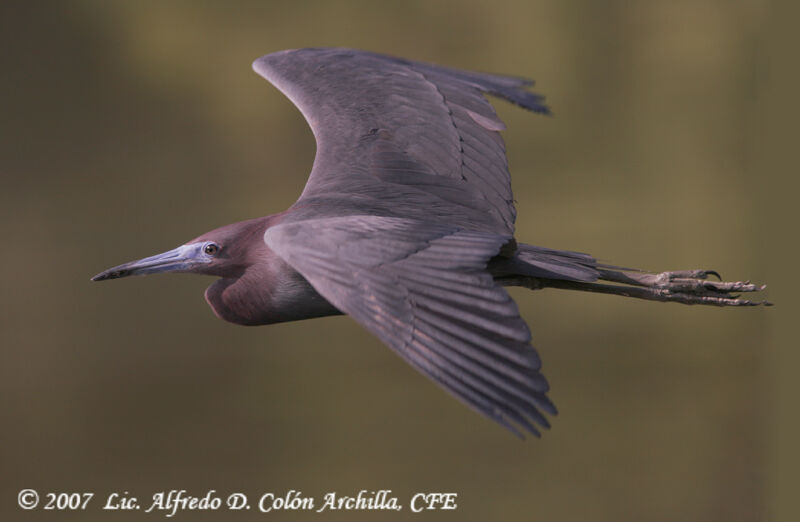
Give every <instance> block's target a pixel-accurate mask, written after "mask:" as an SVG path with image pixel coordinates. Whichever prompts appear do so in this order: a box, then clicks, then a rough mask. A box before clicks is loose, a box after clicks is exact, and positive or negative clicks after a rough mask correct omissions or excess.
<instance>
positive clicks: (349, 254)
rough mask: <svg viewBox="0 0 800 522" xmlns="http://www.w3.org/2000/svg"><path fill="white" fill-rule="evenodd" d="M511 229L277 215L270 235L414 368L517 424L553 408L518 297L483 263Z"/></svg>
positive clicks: (322, 289)
mask: <svg viewBox="0 0 800 522" xmlns="http://www.w3.org/2000/svg"><path fill="white" fill-rule="evenodd" d="M510 239H511V238H510V236H502V235H497V234H488V233H485V232H477V231H467V230H463V229H460V228H458V227H454V226H451V225H438V224H431V223H426V222H420V221H415V220H409V219H400V218H387V217H378V216H347V217H339V218H326V219H318V220H308V221H301V222H293V223H287V224H280V225H277V226H274V227H272V228H270V229H268V230H267V232H266V234H265V241H266V243H267V245H268V246H269V247H270V248H271V249H272V250H273V251H274V252H276V253H277V254H278V255H280V256H281V257H282V258H283V259H284V260H286V261H287V262H288V263H289V264H290V265H292V266H293V267H294V268H295V269H296V270H297V271H298V272H300V273H301V274H302V275H303V276H304V277H305V278H306V279H307V280H308V281H309V282H310V283H311V285H312V286H313V287H314V288H315V289H316V290H317V291H318V292H319V293H320V294H321V295H322V296H323V297H325V298H326V299H327V300H328V301H330V303H331V304H333V305H334V306H336V307H337V308H338V309H339V310H341V311H343V312H345V313H347V314H349V315H350V316H352V317H353V318H354V319H356V321H358V322H359V323H361V324H362V325H363V326H364V327H366V328H367V329H368V330H369V331H371V332H372V333H373V334H375V335H376V336H378V337H379V338H380V339H381V340H382V341H383V342H384V343H386V344H387V345H389V346H390V347H391V348H392V349H393V350H394V351H396V352H397V353H398V354H400V355H401V356H402V357H403V358H404V359H405V360H406V361H408V362H409V363H410V364H411V365H413V366H414V367H415V368H417V369H418V370H420V371H421V372H422V373H424V374H425V375H427V376H428V377H430V378H431V379H433V380H434V381H436V382H437V383H439V384H440V385H442V386H443V387H444V388H445V389H447V390H448V391H450V392H451V393H452V394H454V395H455V396H456V397H458V398H460V399H461V400H463V401H464V402H466V403H467V404H469V405H470V406H472V407H473V408H475V409H477V410H478V411H479V412H481V413H483V414H484V415H486V416H488V417H490V418H492V419H494V420H495V421H497V422H499V423H500V424H502V425H504V426H506V427H507V428H509V429H510V430H512V431H513V432H515V433H517V434H520V430H519V428H520V427H521V428H523V429H525V430H527V431H529V432H530V433H533V434H536V435H538V434H539V432H538V429H537V427H536V426H535V424H538V425H539V426H544V427H548V426H549V424H548V422H547V420H546V418H545V417H544V416H543V414H542V413H541V412H542V411H545V412H548V413H551V414H555V408H554V407H553V405H552V403H551V402H550V400H549V399H548V398H547V396H546V392H547V390H548V385H547V381H546V380H545V378H544V377H543V376H542V375H541V373H540V372H539V368H540V361H539V357H538V355H537V354H536V351H535V350H534V349H533V348H532V347H531V346H530V332H529V330H528V327H527V326H526V325H525V322H524V321H523V320H522V319H521V318H520V316H519V311H518V310H517V306H516V304H515V303H514V301H513V300H512V299H511V297H510V296H509V295H508V294H507V293H506V291H505V290H504V289H503V288H501V287H499V286H497V285H496V284H495V282H494V280H493V278H492V276H491V275H490V274H489V273H487V272H486V266H487V263H488V261H489V259H491V258H492V257H493V256H495V255H496V254H497V253H498V252H499V251H500V249H501V248H502V246H503V245H504V244H505V243H507V242H508V241H509V240H510Z"/></svg>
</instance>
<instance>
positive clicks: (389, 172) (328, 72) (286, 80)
mask: <svg viewBox="0 0 800 522" xmlns="http://www.w3.org/2000/svg"><path fill="white" fill-rule="evenodd" d="M253 68H254V69H255V71H256V72H258V73H259V74H260V75H261V76H263V77H264V78H266V79H267V80H269V81H270V82H272V83H273V84H274V85H275V86H276V87H278V89H280V90H281V91H282V92H283V93H284V94H285V95H286V96H288V97H289V99H291V100H292V102H294V104H295V105H297V107H298V108H299V109H300V111H301V112H302V113H303V115H304V116H305V118H306V120H307V121H308V123H309V125H310V126H311V129H312V131H313V132H314V136H315V137H316V140H317V154H316V158H315V160H314V167H313V169H312V171H311V176H310V177H309V180H308V183H307V185H306V187H305V189H304V191H303V194H302V196H301V198H300V200H299V201H298V203H297V204H298V205H304V206H305V207H308V206H309V205H311V206H313V205H314V203H315V202H318V203H324V204H320V205H317V207H324V208H325V209H326V210H327V211H329V210H330V209H331V208H338V209H340V215H344V214H356V213H363V214H377V215H385V216H396V217H407V218H414V219H430V218H432V217H433V218H436V219H441V220H442V221H444V222H447V223H453V224H455V225H459V226H462V227H464V228H468V229H471V230H483V231H487V232H488V231H490V232H496V233H503V234H513V230H514V220H515V217H516V211H515V209H514V202H513V197H512V194H511V181H510V177H509V173H508V165H507V161H506V155H505V146H504V144H503V140H502V138H501V137H500V134H499V132H498V131H500V130H502V129H503V128H504V125H503V123H502V122H501V121H500V120H499V118H498V117H497V114H496V113H495V111H494V109H493V108H492V106H491V104H489V102H488V101H487V100H486V98H485V97H484V96H483V94H482V93H489V94H493V95H496V96H499V97H502V98H505V99H506V100H509V101H511V102H513V103H515V104H517V105H520V106H522V107H525V108H527V109H530V110H533V111H536V112H547V108H546V107H545V106H544V105H543V104H542V98H541V97H540V96H537V95H535V94H533V93H531V92H528V91H527V90H525V86H527V85H530V84H531V82H530V81H528V80H524V79H520V78H512V77H505V76H494V75H488V74H480V73H473V72H466V71H459V70H455V69H447V68H444V67H438V66H434V65H429V64H423V63H419V62H412V61H407V60H402V59H399V58H392V57H389V56H383V55H379V54H373V53H367V52H363V51H354V50H349V49H299V50H291V51H282V52H278V53H274V54H269V55H266V56H263V57H261V58H259V59H258V60H256V61H255V62H254V63H253ZM332 200H333V201H332ZM342 207H346V208H342Z"/></svg>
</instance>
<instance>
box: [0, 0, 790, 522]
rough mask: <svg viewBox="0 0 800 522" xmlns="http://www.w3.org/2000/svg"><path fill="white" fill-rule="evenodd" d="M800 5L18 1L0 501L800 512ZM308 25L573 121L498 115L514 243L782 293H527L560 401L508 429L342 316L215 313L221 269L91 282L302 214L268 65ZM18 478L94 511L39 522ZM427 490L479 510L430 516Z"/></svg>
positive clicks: (486, 511)
mask: <svg viewBox="0 0 800 522" xmlns="http://www.w3.org/2000/svg"><path fill="white" fill-rule="evenodd" d="M796 19H797V18H796V17H792V16H790V15H789V13H788V11H785V10H783V9H782V8H780V6H775V5H771V4H770V3H769V2H767V1H765V0H764V1H759V0H753V1H722V0H720V1H694V0H692V1H690V0H681V1H657V2H656V1H654V2H643V1H642V2H593V1H590V0H586V1H566V2H565V1H561V0H541V1H535V2H531V1H522V0H521V1H508V2H485V1H481V0H461V1H459V2H435V1H406V2H397V3H389V2H368V1H349V2H328V1H302V2H300V1H298V2H293V3H292V2H210V1H206V2H197V1H180V2H179V1H170V2H105V1H79V2H50V3H43V2H3V3H1V4H0V44H2V45H1V46H0V49H2V50H0V66H2V71H3V75H2V78H0V99H2V106H1V107H2V114H0V136H1V137H0V176H2V177H1V178H0V215H2V223H3V231H2V236H0V237H1V238H2V241H3V243H2V244H3V247H4V248H3V253H2V268H3V270H2V274H1V275H0V278H2V279H1V281H2V294H3V299H2V300H0V311H1V312H2V315H1V316H0V321H1V323H0V331H1V332H2V334H1V335H2V364H1V365H0V401H2V402H0V405H1V406H2V410H1V411H0V418H2V421H1V422H2V426H1V427H0V470H1V471H0V474H1V475H0V476H1V477H2V478H1V479H0V499H1V500H0V518H1V519H3V520H38V519H47V520H89V519H92V520H102V519H107V520H120V521H122V520H142V519H147V517H150V518H153V519H157V518H160V517H161V516H162V515H160V514H155V513H151V514H149V515H146V516H145V515H143V514H141V513H134V514H129V513H120V512H115V513H109V512H102V511H100V509H99V508H100V506H101V505H102V503H103V501H104V498H105V496H107V495H108V494H109V493H111V492H114V491H119V492H123V491H129V492H130V493H131V494H132V495H135V496H137V497H139V498H140V499H142V500H141V503H143V504H145V505H149V502H146V499H147V498H149V497H150V495H152V494H153V493H155V492H157V491H161V490H169V489H172V488H175V489H188V490H189V491H190V492H191V493H194V494H196V495H202V494H205V492H206V491H207V490H209V489H216V490H217V491H218V492H220V493H222V494H227V493H230V492H233V491H242V492H245V493H247V494H249V495H251V497H253V498H257V496H258V495H259V494H260V493H262V492H265V491H275V492H279V493H280V492H284V491H287V490H289V489H299V490H302V491H303V492H304V493H306V494H308V495H314V496H317V497H319V496H321V495H322V494H323V493H325V492H327V491H337V492H339V493H341V494H355V493H357V492H358V491H359V490H360V489H368V490H377V489H391V490H393V492H394V494H396V495H397V496H399V498H400V499H401V502H402V503H404V504H406V507H405V509H404V510H403V511H401V512H400V513H378V514H375V513H369V512H366V513H352V512H349V513H348V512H338V513H337V512H327V513H323V514H315V515H309V514H307V513H302V512H298V513H286V512H284V513H271V514H269V515H263V514H258V513H256V512H252V511H251V512H239V513H229V512H224V511H223V512H218V513H200V514H198V513H183V514H179V515H178V516H177V517H179V518H181V519H185V520H212V519H213V520H261V519H265V518H267V517H270V518H271V519H276V520H283V519H289V520H314V519H320V520H322V519H330V520H352V519H357V520H404V519H407V518H422V519H427V518H429V519H436V520H439V519H442V520H507V521H512V520H513V521H517V520H548V521H562V520H563V521H567V520H569V521H572V520H592V521H595V520H596V521H605V520H608V521H612V520H613V521H620V520H626V521H627V520H720V521H735V520H747V521H753V520H774V519H783V520H797V519H796V518H794V517H795V516H796V515H797V512H795V511H794V506H793V505H792V503H793V502H795V501H796V498H795V497H796V492H797V488H798V482H797V481H796V480H794V469H795V467H796V466H793V465H792V464H791V462H792V460H793V459H796V458H797V450H796V449H795V447H794V439H795V437H796V435H797V424H796V409H797V408H796V406H795V405H794V404H793V402H792V399H793V397H796V396H797V390H798V387H797V384H796V383H795V382H794V379H795V371H794V370H793V368H796V367H797V366H796V364H797V360H798V355H797V352H796V348H797V343H796V341H792V339H793V337H794V339H796V336H794V334H793V332H791V331H789V328H790V327H791V322H790V319H789V317H790V316H791V317H793V316H794V312H795V311H796V310H797V307H796V306H794V305H793V304H792V303H791V302H790V300H791V298H792V295H791V292H792V291H793V290H794V288H796V287H797V285H796V283H794V282H793V281H790V279H789V276H790V275H791V272H790V269H791V268H792V265H793V264H794V263H795V261H794V260H796V259H797V256H796V252H797V250H796V248H795V247H794V246H787V245H791V243H793V242H794V241H795V240H796V237H797V232H796V231H795V230H794V228H795V226H796V224H797V213H796V211H795V207H796V203H795V202H794V201H793V198H794V195H795V194H796V193H797V188H798V187H797V183H796V181H795V180H796V173H797V167H796V147H797V144H796V139H795V137H796V135H797V131H796V128H795V122H794V121H791V120H790V118H789V116H788V115H789V114H790V113H791V110H790V109H792V108H793V107H794V106H795V103H794V98H795V97H796V92H797V89H796V88H795V87H796V85H797V83H796V80H795V78H794V76H793V75H794V70H795V69H796V68H797V58H796V56H795V55H794V53H795V52H796V49H797V48H798V47H797V45H796V43H795V42H794V41H793V40H794V39H793V38H792V34H791V30H792V29H791V27H790V26H791V20H796ZM320 45H338V46H348V47H356V48H363V49H369V50H374V51H379V52H386V53H389V54H395V55H399V56H404V57H409V58H414V59H420V60H426V61H431V62H436V63H441V64H446V65H450V66H454V67H463V68H472V69H477V70H483V71H492V72H504V73H509V74H517V75H524V76H530V77H533V78H535V79H536V80H537V91H538V92H541V93H543V94H545V95H546V96H547V99H548V101H549V103H550V104H551V106H552V108H553V111H554V113H555V115H556V116H555V117H554V118H543V117H537V116H535V115H531V114H528V113H524V112H523V111H520V110H518V109H516V108H513V107H510V106H508V105H505V104H498V105H497V108H498V111H499V113H500V115H501V116H502V117H503V118H504V119H505V121H506V122H507V124H508V129H509V130H508V131H507V132H506V133H505V138H506V141H507V144H508V149H509V156H510V162H511V170H512V175H513V178H514V188H515V196H516V199H517V201H518V209H519V221H518V227H517V230H518V234H517V236H518V238H520V239H521V240H524V241H526V242H530V243H534V244H539V245H543V246H549V247H554V248H568V249H575V250H582V251H586V252H590V253H592V254H594V255H595V256H597V257H598V258H600V259H602V260H605V261H608V262H612V263H619V264H623V265H628V266H636V267H642V268H648V269H657V270H667V269H683V268H714V269H717V270H719V271H721V272H722V274H723V275H725V276H726V277H727V278H733V279H737V278H748V277H749V278H753V279H754V280H756V281H759V282H761V281H765V282H769V283H770V284H771V289H770V290H769V291H768V296H769V298H770V299H772V300H774V301H775V302H777V303H778V304H779V306H777V307H774V308H772V309H751V310H735V309H725V310H722V309H714V308H711V309H704V308H697V307H685V306H679V305H670V304H666V305H665V304H658V303H647V302H641V301H635V300H628V299H621V298H617V297H609V296H599V295H591V294H581V293H569V292H562V291H554V290H547V291H543V292H536V293H533V292H527V291H524V290H521V291H515V292H514V295H515V297H516V298H517V300H518V303H519V305H520V308H521V310H522V313H523V316H524V317H525V318H527V319H528V321H529V324H530V326H531V329H532V331H533V333H534V343H535V345H536V346H537V347H538V349H539V351H540V353H541V355H542V358H543V359H544V364H545V371H546V375H547V376H548V378H549V380H550V382H551V385H552V388H553V391H552V398H553V399H554V400H555V402H556V403H557V405H558V407H559V409H560V411H561V413H560V415H559V416H558V417H557V418H555V419H554V423H553V424H554V426H553V429H552V430H550V431H549V432H547V433H545V435H544V437H543V438H542V439H541V440H535V439H534V440H528V441H526V442H520V441H518V440H516V439H515V438H513V437H512V436H511V435H510V434H508V433H507V432H506V431H505V430H503V429H501V428H499V427H498V426H496V425H495V424H493V423H491V422H489V421H487V420H485V419H483V418H482V417H480V416H478V415H477V414H475V413H473V412H472V411H471V410H469V409H467V408H466V407H463V406H462V405H461V404H460V403H458V402H457V401H455V400H454V399H452V398H451V397H450V396H448V395H446V394H445V393H443V392H442V391H440V390H439V389H438V388H437V387H436V386H435V385H433V384H431V383H429V382H428V381H427V380H426V379H425V378H424V377H422V376H421V375H419V374H417V373H416V372H415V371H413V370H412V369H411V368H410V367H408V366H407V365H406V364H405V363H403V362H402V361H401V360H400V359H399V358H397V357H396V356H395V355H393V354H392V353H391V352H390V351H389V350H388V349H386V348H385V347H384V346H382V345H381V343H380V342H379V341H377V340H376V339H375V338H373V337H372V336H370V335H368V334H367V333H365V332H364V331H363V330H362V329H361V328H360V327H358V326H357V325H356V324H355V323H354V322H353V321H351V320H350V319H348V318H342V317H339V318H328V319H321V320H314V321H311V322H300V323H293V324H285V325H277V326H271V327H263V328H242V327H236V326H233V325H230V324H227V323H224V322H222V321H220V320H218V319H216V318H215V317H214V316H213V315H212V313H211V311H210V310H209V308H208V307H207V305H206V303H205V302H204V300H203V297H202V292H203V290H204V288H205V287H206V286H207V285H208V284H210V283H211V279H203V278H200V277H196V276H191V277H190V276H171V277H168V276H162V277H151V278H133V279H130V280H122V281H118V282H112V283H105V284H93V283H89V281H88V279H89V277H90V276H91V275H93V274H95V273H97V272H99V271H100V270H102V269H105V268H107V267H109V266H111V265H114V264H118V263H121V262H124V261H128V260H131V259H135V258H139V257H142V256H145V255H150V254H153V253H156V252H160V251H163V250H166V249H169V248H172V247H174V246H177V245H178V244H180V243H183V242H184V241H186V240H188V239H190V238H192V237H195V236H197V235H198V234H200V233H202V232H205V231H206V230H209V229H212V228H215V227H217V226H220V225H223V224H226V223H230V222H234V221H239V220H243V219H247V218H251V217H256V216H261V215H265V214H270V213H273V212H277V211H281V210H283V209H285V208H286V207H287V206H288V205H290V204H291V203H292V202H293V201H294V199H295V198H296V197H297V195H298V194H299V193H300V191H301V190H302V187H303V184H304V183H305V179H306V175H307V172H308V171H309V169H310V166H311V162H312V160H313V155H314V142H313V137H312V135H311V133H310V131H309V130H308V128H307V127H306V124H305V122H304V120H303V119H302V117H301V116H300V114H299V113H298V112H297V110H296V109H295V108H294V107H293V106H292V105H291V104H290V103H289V102H288V101H287V100H286V99H285V98H284V97H283V96H282V95H281V94H280V93H279V92H278V91H277V90H276V89H274V88H273V87H272V86H270V85H269V84H268V83H266V82H265V81H264V80H263V79H261V78H260V77H259V76H257V75H256V74H254V73H253V72H252V71H251V70H250V62H251V61H252V60H253V59H255V58H256V57H258V56H260V55H262V54H266V53H268V52H272V51H277V50H280V49H286V48H293V47H305V46H320ZM793 82H794V83H793ZM789 124H791V125H789ZM784 125H786V127H784ZM792 148H794V150H792ZM793 343H794V344H793ZM22 488H35V489H37V490H38V491H39V492H40V493H44V492H47V491H65V492H70V491H94V492H95V493H96V494H97V497H96V498H95V499H94V500H93V502H92V504H90V507H89V510H88V511H87V512H85V513H80V512H78V513H70V512H60V513H51V512H43V511H41V510H40V509H37V510H35V511H31V512H26V511H22V510H21V509H20V508H18V507H17V505H16V500H15V499H16V495H17V492H18V491H19V490H20V489H22ZM417 491H453V492H457V493H458V494H459V497H458V504H459V508H458V510H457V511H455V512H450V513H425V514H422V515H416V516H414V515H412V514H411V513H410V511H409V509H408V506H407V504H408V499H409V498H410V497H411V495H412V494H413V493H415V492H417Z"/></svg>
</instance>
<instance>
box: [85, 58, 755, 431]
mask: <svg viewBox="0 0 800 522" xmlns="http://www.w3.org/2000/svg"><path fill="white" fill-rule="evenodd" d="M253 68H254V69H255V71H256V72H258V73H259V74H260V75H262V76H263V77H264V78H266V79H267V80H269V81H270V82H272V83H273V84H274V85H275V86H276V87H278V89H280V90H281V91H282V92H283V93H284V94H286V96H288V97H289V99H291V100H292V102H294V103H295V105H297V107H298V108H299V109H300V111H301V112H302V113H303V115H304V116H305V118H306V120H307V121H308V123H309V125H310V126H311V129H312V131H313V132H314V136H315V138H316V141H317V153H316V157H315V160H314V166H313V168H312V170H311V174H310V176H309V179H308V182H307V184H306V186H305V189H304V190H303V193H302V194H301V196H300V198H299V199H298V200H297V202H296V203H295V204H294V205H292V206H291V207H290V208H289V209H288V210H287V211H285V212H282V213H279V214H274V215H271V216H267V217H264V218H257V219H253V220H250V221H246V222H242V223H234V224H232V225H227V226H225V227H221V228H219V229H217V230H213V231H211V232H209V233H207V234H203V235H202V236H200V237H198V238H195V239H194V240H192V241H189V242H187V243H185V244H184V245H182V246H180V247H178V248H176V249H174V250H172V251H169V252H166V253H164V254H159V255H156V256H152V257H149V258H145V259H142V260H139V261H134V262H132V263H126V264H124V265H120V266H117V267H114V268H111V269H109V270H106V271H105V272H102V273H101V274H98V275H97V276H95V277H94V278H93V279H95V280H104V279H114V278H119V277H124V276H127V275H137V274H148V273H156V272H167V271H178V272H193V273H201V274H208V275H214V276H217V277H219V278H220V279H218V280H217V281H216V282H215V283H214V284H212V285H211V286H210V287H209V288H208V290H207V291H206V300H207V301H208V302H209V304H210V305H211V308H212V309H213V310H214V312H215V313H216V314H217V315H218V316H219V317H221V318H223V319H225V320H228V321H232V322H235V323H239V324H246V325H257V324H269V323H275V322H281V321H292V320H298V319H306V318H312V317H320V316H325V315H333V314H338V313H345V314H348V315H350V316H351V317H353V318H354V319H355V320H356V321H358V322H359V323H360V324H361V325H363V326H364V327H365V328H367V329H368V330H369V331H370V332H372V333H373V334H374V335H376V336H377V337H378V338H379V339H381V340H382V341H383V342H384V343H385V344H386V345H388V346H389V347H391V348H392V349H393V350H394V351H395V352H397V353H398V354H399V355H400V356H401V357H403V358H404V359H405V360H406V361H407V362H409V363H410V364H411V365H412V366H414V367H415V368H417V369H418V370H420V371H421V372H422V373H424V374H425V375H427V376H428V377H430V378H431V379H433V380H434V381H436V382H437V383H439V384H440V385H442V386H443V387H444V388H445V389H446V390H448V391H449V392H450V393H452V394H453V395H455V396H456V397H458V398H459V399H461V400H463V401H464V402H465V403H467V404H468V405H470V406H472V407H473V408H475V409H476V410H478V411H479V412H481V413H483V414H484V415H486V416H487V417H489V418H491V419H493V420H495V421H497V422H498V423H500V424H502V425H503V426H505V427H507V428H508V429H510V430H511V431H513V432H514V433H517V434H520V435H521V430H526V431H528V432H529V433H533V434H536V435H539V428H541V427H549V423H548V421H547V419H546V418H545V416H544V414H543V413H549V414H555V413H556V410H555V407H554V406H553V404H552V403H551V402H550V400H549V399H548V397H547V391H548V389H549V387H548V384H547V381H546V380H545V378H544V377H543V376H542V374H541V373H540V367H541V363H540V360H539V356H538V354H537V353H536V351H535V350H534V349H533V347H532V346H531V345H530V340H531V336H530V332H529V330H528V327H527V326H526V324H525V322H524V321H523V320H522V318H521V317H520V314H519V311H518V309H517V306H516V304H515V303H514V301H513V300H512V299H511V298H510V296H509V295H508V293H507V292H506V291H505V289H504V288H503V286H507V285H517V286H525V287H528V288H531V289H539V288H544V287H557V288H566V289H573V290H584V291H592V292H601V293H610V294H617V295H625V296H632V297H639V298H643V299H652V300H660V301H677V302H683V303H689V304H694V303H701V304H715V305H751V304H758V303H755V302H752V301H746V300H741V299H738V298H736V296H734V295H731V293H732V292H748V291H755V290H759V289H761V287H756V286H755V285H751V284H749V283H741V282H735V283H723V282H713V281H708V280H707V276H708V275H709V274H711V275H714V274H715V273H714V272H712V271H707V270H694V271H679V272H664V273H661V274H651V273H646V272H641V271H637V270H629V269H620V268H618V267H613V266H609V265H603V264H599V263H597V262H596V261H595V260H594V258H593V257H592V256H590V255H588V254H581V253H577V252H570V251H561V250H552V249H547V248H543V247H537V246H533V245H526V244H518V243H517V242H516V240H515V239H514V221H515V218H516V210H515V208H514V200H513V196H512V192H511V180H510V176H509V172H508V164H507V161H506V155H505V146H504V144H503V140H502V138H501V136H500V131H501V130H503V129H504V125H503V123H502V122H501V121H500V120H499V118H498V117H497V114H496V113H495V111H494V109H493V108H492V106H491V104H490V103H489V102H488V100H487V99H486V98H485V97H484V94H490V95H494V96H497V97H500V98H503V99H505V100H507V101H510V102H512V103H515V104H516V105H519V106H521V107H523V108H525V109H528V110H531V111H534V112H539V113H547V112H548V110H547V108H546V107H545V106H544V105H543V102H542V98H541V97H540V96H538V95H536V94H533V93H531V92H529V91H528V90H526V88H527V87H528V86H529V85H531V82H530V81H528V80H524V79H521V78H514V77H508V76H496V75H490V74H481V73H474V72H466V71H459V70H455V69H448V68H444V67H439V66H435V65H429V64H424V63H419V62H413V61H409V60H403V59H399V58H392V57H388V56H382V55H378V54H373V53H368V52H363V51H354V50H349V49H301V50H292V51H282V52H278V53H274V54H269V55H266V56H264V57H262V58H259V59H258V60H256V61H255V62H254V64H253ZM599 280H603V281H607V282H613V283H616V284H613V285H609V284H603V283H600V282H599Z"/></svg>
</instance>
